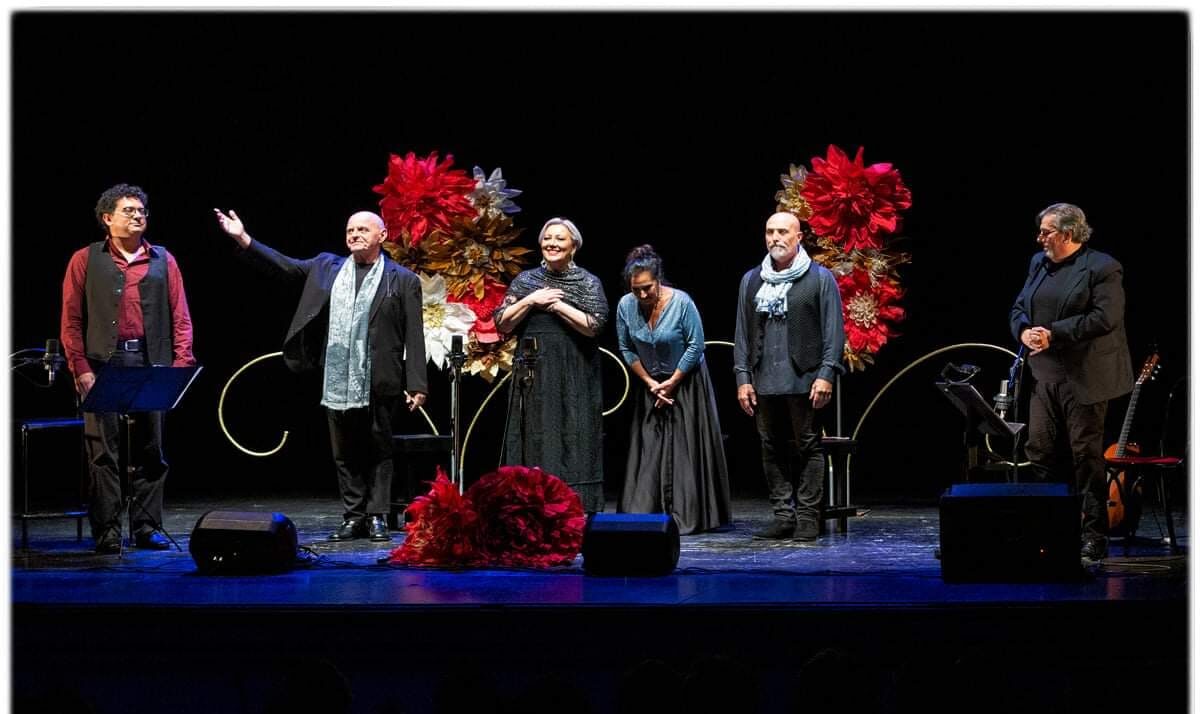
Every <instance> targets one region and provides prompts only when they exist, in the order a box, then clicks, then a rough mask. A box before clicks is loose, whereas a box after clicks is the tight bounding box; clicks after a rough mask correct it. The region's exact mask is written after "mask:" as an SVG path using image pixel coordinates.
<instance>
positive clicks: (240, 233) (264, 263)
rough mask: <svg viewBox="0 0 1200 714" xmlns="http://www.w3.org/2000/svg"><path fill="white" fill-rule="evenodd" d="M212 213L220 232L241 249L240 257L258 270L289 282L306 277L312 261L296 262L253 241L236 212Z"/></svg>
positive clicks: (296, 260) (215, 211) (216, 210)
mask: <svg viewBox="0 0 1200 714" xmlns="http://www.w3.org/2000/svg"><path fill="white" fill-rule="evenodd" d="M213 213H214V214H216V217H217V225H219V226H221V230H223V231H225V234H226V235H228V236H229V237H230V238H233V240H234V242H235V243H237V244H238V247H239V248H241V249H242V251H243V253H242V255H244V256H245V257H247V258H249V259H250V261H251V262H252V263H253V264H254V265H255V266H256V267H258V268H259V269H260V270H263V271H264V272H267V273H271V274H273V275H275V276H276V277H281V278H286V279H291V280H299V279H302V278H304V277H305V276H306V275H308V271H309V269H310V268H311V267H312V262H313V261H312V260H298V259H296V258H292V257H290V256H286V255H284V254H283V253H280V252H279V251H277V250H275V249H274V248H271V247H269V246H266V245H264V244H263V243H261V242H259V241H256V240H254V239H253V238H251V237H250V234H249V233H248V232H247V231H246V226H245V224H244V223H242V219H241V218H240V217H238V214H237V211H232V210H231V211H230V212H229V213H228V214H225V213H222V212H221V209H219V208H214V209H213Z"/></svg>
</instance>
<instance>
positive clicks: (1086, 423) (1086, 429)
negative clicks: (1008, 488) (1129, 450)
mask: <svg viewBox="0 0 1200 714" xmlns="http://www.w3.org/2000/svg"><path fill="white" fill-rule="evenodd" d="M1107 411H1108V402H1099V403H1097V404H1080V403H1079V400H1078V398H1077V397H1076V396H1075V393H1074V391H1073V390H1072V389H1071V385H1070V384H1068V383H1066V382H1061V383H1051V382H1038V383H1037V384H1036V385H1034V388H1033V396H1032V397H1031V398H1030V400H1029V442H1028V443H1027V444H1026V445H1025V455H1026V456H1028V457H1029V461H1030V465H1031V467H1032V469H1033V473H1034V476H1036V477H1037V478H1038V479H1041V480H1043V481H1046V480H1050V481H1064V482H1066V483H1073V484H1074V486H1075V491H1076V493H1078V494H1079V498H1080V510H1081V511H1082V514H1083V537H1084V538H1085V539H1088V540H1100V541H1103V540H1104V539H1105V537H1106V535H1107V533H1108V507H1107V502H1108V482H1107V478H1106V476H1105V472H1104V415H1105V413H1107Z"/></svg>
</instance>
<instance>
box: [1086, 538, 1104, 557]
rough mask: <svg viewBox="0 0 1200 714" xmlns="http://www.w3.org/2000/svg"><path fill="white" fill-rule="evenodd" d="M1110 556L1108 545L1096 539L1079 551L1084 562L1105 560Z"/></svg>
mask: <svg viewBox="0 0 1200 714" xmlns="http://www.w3.org/2000/svg"><path fill="white" fill-rule="evenodd" d="M1107 556H1108V543H1106V542H1104V541H1103V540H1099V539H1095V540H1089V541H1086V542H1085V543H1084V544H1083V547H1082V548H1080V549H1079V557H1080V558H1082V559H1084V560H1104V558H1105V557H1107Z"/></svg>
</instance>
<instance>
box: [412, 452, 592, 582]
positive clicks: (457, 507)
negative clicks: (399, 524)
mask: <svg viewBox="0 0 1200 714" xmlns="http://www.w3.org/2000/svg"><path fill="white" fill-rule="evenodd" d="M408 513H409V515H410V516H411V519H410V521H409V523H408V525H406V526H405V532H406V534H407V536H406V537H405V539H404V543H403V544H402V545H401V546H400V547H399V548H396V549H395V550H393V551H392V554H391V557H390V559H389V560H390V562H392V563H404V564H409V565H500V566H509V567H531V568H548V567H553V566H557V565H568V564H570V563H571V562H572V561H573V560H574V559H575V556H576V555H578V554H579V550H580V548H581V547H582V546H583V530H584V527H585V526H586V525H587V517H586V516H585V515H584V512H583V503H582V501H580V500H579V495H578V494H577V493H575V491H573V490H572V489H571V487H570V486H568V485H567V484H566V483H565V482H563V481H562V479H559V478H558V477H556V476H552V475H550V474H547V473H546V472H544V471H542V470H541V469H539V468H528V467H525V466H503V467H501V468H500V469H499V470H497V471H493V472H492V473H490V474H487V475H485V476H483V477H481V478H480V479H479V480H478V481H476V482H475V483H474V484H472V485H471V487H470V488H468V489H467V492H466V493H465V494H463V495H459V493H458V490H457V488H456V487H455V486H454V484H452V483H451V482H450V479H448V478H447V477H446V474H445V472H444V471H442V470H441V468H439V469H438V472H437V478H436V480H435V481H434V482H433V484H432V488H431V489H430V491H429V493H428V494H427V495H425V496H421V497H419V498H417V499H416V500H415V501H414V502H413V504H412V505H411V506H409V507H408Z"/></svg>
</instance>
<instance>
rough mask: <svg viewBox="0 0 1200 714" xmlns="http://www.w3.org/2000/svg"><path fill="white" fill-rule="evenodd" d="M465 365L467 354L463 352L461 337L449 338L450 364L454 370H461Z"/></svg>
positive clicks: (452, 336) (453, 336)
mask: <svg viewBox="0 0 1200 714" xmlns="http://www.w3.org/2000/svg"><path fill="white" fill-rule="evenodd" d="M466 363H467V353H466V352H463V336H462V335H451V336H450V364H451V366H453V367H454V368H455V369H462V366H463V365H464V364H466Z"/></svg>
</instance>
